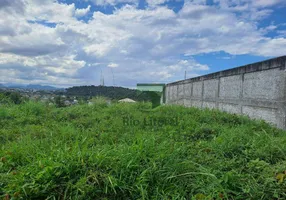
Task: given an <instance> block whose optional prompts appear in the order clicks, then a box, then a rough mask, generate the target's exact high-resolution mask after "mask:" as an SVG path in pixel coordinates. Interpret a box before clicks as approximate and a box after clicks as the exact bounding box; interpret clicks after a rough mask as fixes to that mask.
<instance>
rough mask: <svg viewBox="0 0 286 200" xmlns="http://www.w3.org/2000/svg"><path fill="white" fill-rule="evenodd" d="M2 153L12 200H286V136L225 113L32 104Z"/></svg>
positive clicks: (8, 127)
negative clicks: (149, 120) (158, 121)
mask: <svg viewBox="0 0 286 200" xmlns="http://www.w3.org/2000/svg"><path fill="white" fill-rule="evenodd" d="M126 117H130V119H131V118H133V120H130V121H128V123H129V122H130V123H129V124H127V122H126ZM144 118H146V119H150V118H153V119H156V120H158V119H165V120H172V119H175V120H174V121H173V122H176V123H177V124H176V123H173V124H172V123H171V122H170V124H166V123H165V124H163V125H162V124H161V126H159V125H154V124H152V125H151V124H150V122H149V123H147V124H144ZM124 120H125V121H124ZM136 120H137V121H138V122H139V124H138V125H134V123H135V124H136ZM176 120H177V121H176ZM124 122H125V124H124ZM138 122H137V123H138ZM0 144H1V149H0V158H1V161H0V197H1V198H4V199H84V200H85V199H124V200H125V199H241V200H245V199H254V200H256V199H267V200H269V199H286V181H285V180H284V178H285V179H286V174H285V173H286V171H285V170H286V155H285V154H286V133H285V132H284V131H281V130H278V129H275V128H272V127H271V126H269V125H268V124H266V123H264V122H261V121H251V120H249V119H248V118H246V117H238V116H236V115H231V114H226V113H221V112H218V111H210V110H205V111H200V110H198V109H195V108H183V107H178V106H163V107H158V108H156V109H153V110H152V109H150V105H149V104H132V105H126V104H114V105H112V106H106V105H105V104H96V105H93V106H88V105H79V106H74V107H69V108H54V107H46V106H44V105H42V104H38V103H33V102H28V103H25V104H21V105H18V106H16V105H12V106H5V107H3V106H2V107H0Z"/></svg>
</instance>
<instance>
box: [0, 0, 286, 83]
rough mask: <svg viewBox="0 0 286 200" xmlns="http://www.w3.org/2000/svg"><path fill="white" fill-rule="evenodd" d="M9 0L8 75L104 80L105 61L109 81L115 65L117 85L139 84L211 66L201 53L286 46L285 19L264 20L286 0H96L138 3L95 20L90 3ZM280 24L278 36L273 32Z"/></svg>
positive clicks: (0, 48) (2, 40) (1, 10)
mask: <svg viewBox="0 0 286 200" xmlns="http://www.w3.org/2000/svg"><path fill="white" fill-rule="evenodd" d="M3 2H4V1H2V2H0V74H1V76H0V77H1V78H0V81H2V82H4V81H5V82H13V81H15V82H19V83H20V82H25V81H28V78H29V79H31V80H33V81H34V83H50V84H53V85H55V84H59V85H60V84H63V85H68V84H70V85H79V84H85V85H86V84H97V83H99V80H100V69H102V70H103V73H104V76H105V81H106V82H107V84H108V83H109V84H112V82H113V77H112V74H111V72H110V70H113V72H114V76H115V77H114V78H115V82H116V84H117V85H124V86H134V84H135V83H136V82H146V81H147V82H170V81H175V80H179V79H182V78H183V77H184V72H185V71H187V72H188V77H190V76H196V75H198V74H200V73H202V72H203V73H206V72H207V70H209V67H208V66H207V65H205V64H202V63H199V62H198V61H196V60H195V59H194V55H197V54H202V53H212V52H219V51H223V52H226V53H228V54H230V55H231V56H232V55H241V54H251V55H259V56H280V55H281V54H282V53H283V52H286V38H285V33H284V32H285V31H284V29H282V28H283V27H278V25H275V24H270V25H268V26H266V27H265V26H264V27H263V28H259V27H260V26H259V20H261V19H263V18H265V17H268V16H269V15H270V14H271V13H272V12H273V10H272V6H275V5H278V4H279V3H281V2H282V1H278V0H276V1H271V3H270V2H268V3H267V2H266V1H262V0H260V1H259V2H256V3H255V2H254V1H250V0H240V1H234V0H232V1H231V0H217V1H216V2H217V5H215V6H208V5H206V1H205V0H190V1H185V4H184V6H183V8H182V10H180V11H179V12H178V13H175V12H174V11H173V10H171V9H169V8H168V7H167V6H161V5H160V4H162V3H164V2H167V1H166V0H156V1H152V2H151V1H149V4H150V5H149V6H150V7H148V8H146V9H145V10H142V9H138V8H137V4H138V1H137V0H119V1H116V0H101V1H95V0H94V1H93V3H95V4H96V5H107V4H110V5H116V4H118V3H129V4H131V5H125V6H123V7H121V8H116V9H115V11H114V13H112V14H104V13H102V12H99V11H97V12H94V13H92V17H91V18H90V19H89V20H88V21H82V20H79V19H78V18H80V17H82V16H85V15H87V14H88V12H91V10H92V9H91V7H90V6H88V7H87V8H84V9H78V8H76V6H75V4H70V5H67V4H64V3H58V2H56V1H54V0H47V1H41V0H23V2H24V3H23V2H22V4H21V3H17V1H14V2H12V1H7V0H5V2H4V3H3ZM18 2H19V1H18ZM1 3H2V4H1ZM13 8H17V9H18V10H19V11H21V10H22V12H14V11H13ZM252 11H253V12H252ZM4 19H5V20H4ZM278 28H279V29H278ZM277 29H278V30H279V32H278V33H280V35H279V36H277V37H276V38H271V37H269V36H268V35H267V34H268V33H269V32H270V31H276V30H277ZM281 29H282V30H281ZM182 56H184V58H183V59H182ZM119 66H120V67H119ZM4 74H5V75H4Z"/></svg>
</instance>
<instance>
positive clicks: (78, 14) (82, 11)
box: [75, 5, 91, 17]
mask: <svg viewBox="0 0 286 200" xmlns="http://www.w3.org/2000/svg"><path fill="white" fill-rule="evenodd" d="M90 8H91V6H90V5H89V6H88V7H87V8H82V9H76V10H75V16H76V17H83V16H85V15H86V14H87V13H89V12H90Z"/></svg>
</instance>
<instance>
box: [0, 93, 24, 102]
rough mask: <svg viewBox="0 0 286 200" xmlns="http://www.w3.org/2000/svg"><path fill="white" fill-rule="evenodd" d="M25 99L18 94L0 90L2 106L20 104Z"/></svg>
mask: <svg viewBox="0 0 286 200" xmlns="http://www.w3.org/2000/svg"><path fill="white" fill-rule="evenodd" d="M25 100H27V99H25V98H24V97H22V96H21V95H20V94H19V93H17V92H4V91H1V90H0V104H20V103H22V102H24V101H25Z"/></svg>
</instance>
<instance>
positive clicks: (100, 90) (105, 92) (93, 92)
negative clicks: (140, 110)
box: [65, 86, 161, 107]
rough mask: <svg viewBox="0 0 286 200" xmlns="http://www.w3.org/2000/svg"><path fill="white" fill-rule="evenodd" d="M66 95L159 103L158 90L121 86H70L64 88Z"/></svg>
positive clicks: (159, 94) (159, 95) (154, 104)
mask: <svg viewBox="0 0 286 200" xmlns="http://www.w3.org/2000/svg"><path fill="white" fill-rule="evenodd" d="M65 94H66V95H69V96H85V97H92V96H104V97H106V98H109V99H112V100H120V99H124V98H130V99H133V100H135V101H150V102H153V106H154V107H155V106H157V105H158V102H159V103H160V98H161V93H160V92H147V91H143V92H142V91H138V90H132V89H129V88H123V87H108V86H77V87H71V88H68V89H67V90H66V93H65Z"/></svg>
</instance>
